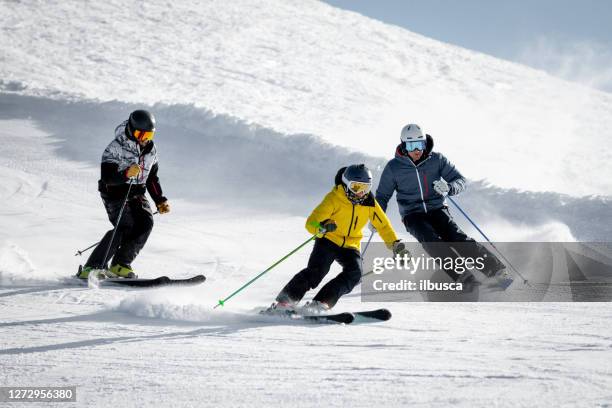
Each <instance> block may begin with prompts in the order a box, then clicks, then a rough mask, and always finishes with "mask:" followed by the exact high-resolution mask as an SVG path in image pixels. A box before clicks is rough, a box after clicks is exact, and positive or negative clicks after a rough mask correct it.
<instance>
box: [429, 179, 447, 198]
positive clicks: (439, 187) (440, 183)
mask: <svg viewBox="0 0 612 408" xmlns="http://www.w3.org/2000/svg"><path fill="white" fill-rule="evenodd" d="M433 188H434V190H436V193H438V194H440V195H441V196H442V197H446V196H447V195H448V193H449V191H450V187H449V185H448V183H447V182H446V181H445V180H444V179H439V180H436V181H434V182H433Z"/></svg>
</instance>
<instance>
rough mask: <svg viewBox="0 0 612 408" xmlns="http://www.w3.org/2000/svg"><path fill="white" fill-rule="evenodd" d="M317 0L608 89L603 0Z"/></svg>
mask: <svg viewBox="0 0 612 408" xmlns="http://www.w3.org/2000/svg"><path fill="white" fill-rule="evenodd" d="M324 1H325V2H327V3H329V4H331V5H333V6H336V7H340V8H343V9H347V10H352V11H356V12H358V13H360V14H363V15H366V16H368V17H371V18H374V19H377V20H380V21H384V22H386V23H390V24H395V25H398V26H401V27H404V28H406V29H408V30H410V31H413V32H416V33H419V34H422V35H425V36H427V37H430V38H434V39H436V40H440V41H443V42H446V43H451V44H455V45H459V46H461V47H464V48H468V49H471V50H475V51H480V52H483V53H485V54H489V55H492V56H495V57H499V58H503V59H506V60H510V61H515V62H520V63H523V64H526V65H529V66H532V67H535V68H538V69H543V70H545V71H547V72H549V73H551V74H553V75H556V76H560V77H562V78H565V79H568V80H571V81H576V82H580V83H583V84H585V85H589V86H592V87H595V88H598V89H600V90H604V91H606V92H612V1H609V0H580V1H578V0H573V1H572V0H530V1H526V0H517V1H499V0H498V1H490V0H489V1H487V0H461V1H453V0H429V1H424V0H421V1H416V0H377V1H372V0H324Z"/></svg>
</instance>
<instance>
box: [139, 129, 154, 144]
mask: <svg viewBox="0 0 612 408" xmlns="http://www.w3.org/2000/svg"><path fill="white" fill-rule="evenodd" d="M154 134H155V131H154V130H135V131H134V138H135V139H136V140H138V141H139V142H148V141H150V140H153V135H154Z"/></svg>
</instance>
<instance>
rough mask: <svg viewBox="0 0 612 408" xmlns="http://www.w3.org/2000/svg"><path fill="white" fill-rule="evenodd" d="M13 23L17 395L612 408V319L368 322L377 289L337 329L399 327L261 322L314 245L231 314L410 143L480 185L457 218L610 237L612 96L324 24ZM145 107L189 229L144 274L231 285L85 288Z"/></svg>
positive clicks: (57, 14) (356, 19)
mask: <svg viewBox="0 0 612 408" xmlns="http://www.w3.org/2000/svg"><path fill="white" fill-rule="evenodd" d="M1 7H2V12H1V13H0V30H1V35H0V47H1V48H2V51H3V53H2V55H0V61H1V63H0V89H1V90H2V92H1V93H0V180H2V181H1V182H0V196H1V197H2V208H1V209H0V223H1V225H2V227H3V228H2V229H0V327H1V329H2V336H0V367H1V370H0V383H2V384H3V385H6V386H26V385H30V386H33V385H38V386H77V403H76V405H77V406H134V407H139V406H152V405H159V406H218V405H221V404H225V405H232V406H262V407H263V406H271V405H279V404H282V405H287V406H320V405H323V404H325V405H347V406H373V405H381V406H382V405H384V406H406V405H422V406H440V407H442V406H449V405H455V406H466V407H472V406H491V405H493V406H513V407H520V406H525V407H527V406H529V407H531V406H608V405H610V404H612V392H611V391H610V390H611V389H612V374H611V370H612V362H611V360H610V358H609V357H610V353H611V352H612V331H611V330H610V327H611V320H610V319H611V314H610V311H611V309H610V306H609V303H424V302H421V303H399V302H397V303H362V302H361V297H360V293H359V288H356V289H355V291H354V292H353V293H351V294H350V295H347V296H346V297H344V298H343V299H342V300H341V301H340V303H339V304H338V306H337V309H338V311H344V310H360V309H374V308H377V307H387V308H389V309H390V310H391V311H392V313H393V318H392V319H391V320H390V321H388V322H385V323H375V324H361V325H347V326H343V325H314V324H302V323H300V322H292V321H286V320H282V319H271V318H265V317H262V316H259V315H257V313H256V312H255V309H256V308H258V307H265V306H267V305H269V304H270V303H271V302H272V300H273V299H274V296H275V295H276V293H277V292H278V290H279V289H280V288H281V287H282V286H283V285H284V284H285V283H286V281H287V280H288V279H290V278H291V277H292V276H293V274H295V273H296V272H297V271H299V270H300V269H301V268H302V267H303V266H304V265H305V263H306V262H307V259H308V255H309V251H310V248H311V247H310V246H308V247H306V248H304V249H303V250H301V251H300V252H298V253H297V254H296V255H294V256H292V257H290V258H289V259H287V260H286V261H285V262H283V263H282V264H281V265H280V266H279V267H277V268H275V269H274V270H272V271H271V272H269V273H268V274H267V275H265V276H263V277H262V278H261V279H259V280H258V281H257V282H256V283H255V284H253V285H252V286H251V287H249V288H248V289H247V290H245V291H244V292H241V293H240V295H238V296H236V297H235V298H233V299H232V300H231V301H229V302H228V303H227V304H226V305H225V306H224V307H223V308H217V309H213V307H214V306H215V305H216V304H217V301H218V300H219V299H220V298H223V297H224V296H226V295H228V294H229V293H231V292H232V291H234V290H235V289H237V288H238V287H240V286H241V285H242V284H244V283H245V282H246V281H248V280H249V279H250V278H252V277H253V276H255V275H256V274H258V273H260V272H261V271H263V270H264V269H265V268H266V267H268V266H269V265H270V264H272V263H273V262H275V261H276V260H278V259H280V258H281V257H282V256H283V255H284V254H286V253H287V252H289V251H290V250H291V249H293V248H294V247H295V246H297V245H298V244H300V243H301V242H303V241H304V240H305V239H307V238H308V235H307V233H306V232H305V231H304V229H303V224H304V219H305V217H306V216H307V215H308V212H309V211H310V210H311V209H312V208H313V207H314V206H315V205H316V204H317V203H318V202H319V200H320V199H321V198H322V196H323V195H324V194H325V193H326V192H327V191H328V190H329V189H330V188H331V186H332V180H333V176H334V174H335V172H336V170H337V169H338V168H339V167H341V166H343V165H346V164H349V163H356V162H366V163H368V165H370V166H371V167H372V168H373V169H374V173H375V176H376V177H378V176H379V175H380V171H381V169H382V166H383V165H384V163H385V161H386V160H387V159H388V158H389V157H391V155H392V152H393V151H394V148H395V145H396V143H397V141H398V136H399V130H400V128H401V126H402V125H403V124H405V122H407V121H410V122H418V123H421V124H422V125H423V126H424V127H425V128H426V129H427V130H430V131H431V133H432V135H433V136H434V138H435V140H436V146H437V148H438V149H439V150H441V151H443V152H444V153H445V154H446V155H447V156H448V157H449V158H450V159H451V160H452V161H453V162H455V164H457V166H458V167H459V168H460V169H461V170H463V171H464V172H465V173H466V175H467V176H468V177H470V178H471V179H472V182H471V183H470V185H469V188H468V191H466V192H465V193H464V194H462V195H461V196H459V197H458V198H457V200H458V201H459V202H460V203H461V204H462V206H464V208H465V209H466V211H468V212H469V213H470V214H472V215H473V216H474V218H475V219H477V220H478V222H479V225H480V226H481V227H482V228H483V229H484V230H486V231H487V233H488V235H489V236H491V237H493V238H494V239H496V240H498V241H504V240H505V241H576V240H577V241H580V240H592V241H606V240H608V239H609V237H610V234H611V233H612V226H610V224H609V222H607V220H609V219H610V218H612V205H611V204H612V200H611V198H610V195H612V190H611V189H610V184H609V182H608V181H607V179H606V177H605V175H606V174H607V173H609V172H610V171H609V169H610V162H611V161H610V159H611V158H612V157H610V156H611V153H610V149H607V148H606V142H607V139H609V138H608V137H607V136H609V130H608V129H610V128H611V126H610V125H612V123H611V122H612V109H611V108H612V96H610V95H609V94H605V93H602V92H597V91H593V90H591V89H588V88H582V87H580V86H577V85H574V84H570V83H567V82H563V81H560V80H557V79H555V78H552V77H550V76H547V75H546V74H544V73H542V72H538V71H534V70H532V69H529V68H526V67H523V66H520V65H516V64H511V63H509V62H505V61H500V60H496V59H494V58H491V57H488V56H485V55H482V54H478V53H474V52H472V51H469V50H464V49H460V48H457V47H454V46H451V45H447V44H442V43H439V42H436V41H433V40H430V39H427V38H424V37H422V36H419V35H417V34H414V33H411V32H409V31H406V30H403V29H400V28H398V27H393V26H388V25H385V24H383V23H380V22H377V21H374V20H370V19H367V18H365V17H363V16H360V15H358V14H355V13H351V12H346V11H342V10H339V9H335V8H332V7H330V6H328V5H326V4H323V3H319V2H314V1H307V2H288V1H287V2H284V1H278V2H276V1H274V2H273V1H262V2H246V1H245V2H242V1H236V2H234V1H232V2H221V1H218V2H217V1H209V2H205V3H200V2H187V1H185V2H178V3H168V2H162V1H151V2H146V3H137V2H135V3H133V4H132V5H128V6H123V2H118V1H112V0H111V1H106V2H103V3H88V4H87V5H83V3H81V2H76V1H74V2H73V1H61V2H59V1H58V2H45V3H44V5H43V4H42V3H40V2H2V5H1ZM142 106H144V107H148V108H149V109H150V110H152V111H153V112H154V113H155V114H156V115H157V119H158V132H157V135H156V142H157V143H158V146H159V150H160V160H161V161H160V178H161V183H162V186H163V187H164V192H165V194H166V195H167V196H168V197H169V199H170V204H171V206H172V212H171V213H170V214H168V215H163V216H156V218H155V223H156V225H155V227H154V230H153V233H152V235H151V237H150V239H149V242H148V243H147V246H146V247H145V249H144V250H143V251H142V253H141V255H140V256H139V257H138V259H137V261H136V263H135V264H134V267H135V269H136V270H137V272H138V273H139V274H140V276H141V277H156V276H159V275H168V276H171V277H174V278H181V277H188V276H192V275H195V274H200V273H202V274H204V275H206V276H207V281H206V282H205V283H204V284H203V285H200V286H196V287H190V288H160V289H154V290H145V291H143V290H130V289H94V288H86V287H82V286H78V285H75V284H74V283H73V282H71V280H70V276H71V275H73V274H74V273H75V272H76V269H77V266H78V265H79V264H80V263H83V262H84V259H83V258H82V257H78V256H74V254H75V252H76V251H77V250H78V249H82V248H85V247H86V246H88V245H90V244H92V243H94V242H96V241H97V240H98V239H99V238H100V237H101V236H102V234H103V233H104V232H105V231H106V230H107V229H109V228H110V225H109V223H108V220H107V218H106V214H105V213H104V210H103V207H102V205H101V202H100V199H99V196H98V193H97V179H98V177H99V159H100V156H101V153H102V150H103V149H104V147H105V146H106V144H108V142H110V140H111V138H112V137H113V129H114V127H115V126H116V125H117V124H118V123H120V122H121V121H123V120H124V119H125V118H126V117H127V115H128V114H129V112H130V111H132V110H134V109H136V108H138V107H142ZM474 155H476V156H477V159H478V160H475V159H474ZM594 169H597V170H594ZM596 174H600V175H601V176H596ZM451 210H452V209H451ZM389 214H390V216H391V218H392V221H393V223H394V225H395V226H396V229H397V230H398V233H399V234H400V236H401V237H402V238H404V239H411V238H410V237H409V236H408V235H407V233H406V232H405V231H404V229H403V228H402V227H401V223H400V221H399V219H398V217H397V209H396V207H395V206H394V205H391V206H390V208H389ZM455 215H456V217H457V222H459V223H460V225H461V226H462V227H464V228H465V229H466V231H468V232H469V233H470V234H471V235H472V236H474V237H477V238H478V235H477V232H476V231H475V230H474V229H473V228H471V226H470V225H469V224H468V223H467V222H466V221H465V220H464V219H462V218H461V217H460V216H459V214H455ZM377 239H378V238H377ZM338 271H339V268H338V267H337V266H334V267H333V268H332V271H331V272H330V277H331V276H334V275H335V274H336V273H337V272H338ZM61 405H62V406H64V405H63V404H61Z"/></svg>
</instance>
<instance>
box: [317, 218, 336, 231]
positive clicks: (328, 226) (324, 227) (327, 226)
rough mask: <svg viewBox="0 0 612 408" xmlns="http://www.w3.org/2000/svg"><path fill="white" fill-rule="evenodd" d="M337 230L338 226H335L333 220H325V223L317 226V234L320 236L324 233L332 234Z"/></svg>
mask: <svg viewBox="0 0 612 408" xmlns="http://www.w3.org/2000/svg"><path fill="white" fill-rule="evenodd" d="M337 228H338V226H337V225H336V223H335V222H334V221H333V220H327V221H324V222H323V223H322V224H320V225H319V232H320V233H321V234H325V233H328V232H334V231H335V230H336V229H337Z"/></svg>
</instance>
